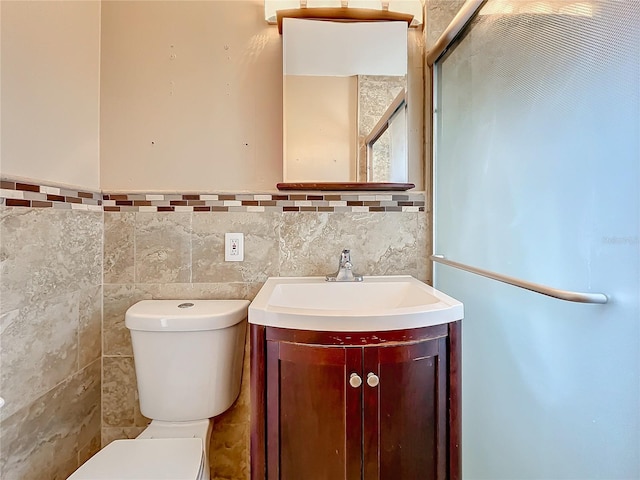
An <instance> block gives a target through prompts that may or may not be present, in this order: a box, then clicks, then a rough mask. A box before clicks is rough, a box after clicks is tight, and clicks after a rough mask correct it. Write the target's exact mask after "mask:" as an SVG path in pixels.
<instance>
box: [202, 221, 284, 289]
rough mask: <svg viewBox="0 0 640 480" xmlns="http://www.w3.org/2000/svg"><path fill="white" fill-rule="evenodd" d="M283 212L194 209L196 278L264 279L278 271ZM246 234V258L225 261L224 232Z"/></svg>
mask: <svg viewBox="0 0 640 480" xmlns="http://www.w3.org/2000/svg"><path fill="white" fill-rule="evenodd" d="M281 218H282V215H281V214H280V213H273V212H271V213H263V214H255V213H243V212H238V213H235V212H233V213H231V212H230V213H222V214H215V213H213V214H211V213H194V214H193V281H194V282H208V283H216V282H264V281H265V280H266V279H267V278H268V277H270V276H275V275H277V274H278V239H279V232H280V220H281ZM227 232H240V233H243V234H244V261H242V262H225V260H224V240H225V233H227Z"/></svg>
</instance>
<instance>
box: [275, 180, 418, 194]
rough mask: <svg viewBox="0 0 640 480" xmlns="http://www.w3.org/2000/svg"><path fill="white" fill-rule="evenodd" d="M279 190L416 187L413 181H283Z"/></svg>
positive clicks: (370, 189) (397, 188)
mask: <svg viewBox="0 0 640 480" xmlns="http://www.w3.org/2000/svg"><path fill="white" fill-rule="evenodd" d="M276 187H277V188H278V190H324V191H340V190H347V191H349V190H351V191H364V192H366V191H385V190H387V191H400V192H403V191H405V190H410V189H412V188H415V187H416V186H415V184H413V183H394V182H282V183H278V184H277V185H276Z"/></svg>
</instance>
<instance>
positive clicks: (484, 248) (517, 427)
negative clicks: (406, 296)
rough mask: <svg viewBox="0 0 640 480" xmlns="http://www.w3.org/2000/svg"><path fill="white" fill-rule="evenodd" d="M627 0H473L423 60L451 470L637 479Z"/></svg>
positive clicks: (636, 112) (636, 143)
mask: <svg viewBox="0 0 640 480" xmlns="http://www.w3.org/2000/svg"><path fill="white" fill-rule="evenodd" d="M639 25H640V2H639V1H637V0H625V1H596V2H588V1H583V2H579V3H578V2H571V1H556V2H548V1H536V2H531V1H526V0H520V1H511V2H510V1H505V0H502V1H491V0H490V1H488V2H487V3H486V4H485V6H484V7H483V8H482V10H481V11H480V13H479V15H477V16H476V17H475V19H474V20H473V21H472V23H471V24H470V26H469V27H468V28H467V30H466V33H465V35H464V36H463V37H462V39H461V40H460V41H459V43H458V44H457V45H456V46H455V48H453V49H451V50H450V51H449V52H448V54H447V56H446V57H445V58H444V59H441V60H439V61H438V62H437V63H436V85H437V91H436V96H435V107H436V112H435V117H434V121H435V125H436V131H435V134H434V135H435V140H436V141H435V143H436V151H435V167H434V168H435V180H434V182H435V185H434V189H435V197H434V206H435V252H436V253H439V254H443V255H445V256H446V257H447V258H449V259H451V260H454V261H457V262H463V263H466V264H470V265H472V266H476V267H480V268H485V269H488V270H492V271H495V272H498V273H502V274H506V275H511V276H514V277H518V278H522V279H525V280H529V281H532V282H537V283H542V284H545V285H549V286H552V287H556V288H561V289H566V290H577V291H584V292H603V293H606V294H607V295H609V296H610V297H611V300H610V303H609V304H607V305H581V304H573V303H567V302H563V301H560V300H555V299H551V298H548V297H544V296H542V295H537V294H535V293H532V292H528V291H525V290H520V289H517V288H516V287H512V286H508V285H505V284H501V283H498V282H496V281H493V280H489V279H485V278H482V277H478V276H474V275H473V274H470V273H465V272H462V271H459V270H455V269H453V268H451V267H447V266H442V265H436V266H435V273H434V275H435V284H436V286H437V287H438V288H439V289H441V290H443V291H445V292H446V293H448V294H450V295H452V296H454V297H456V298H458V299H459V300H461V301H462V302H464V304H465V320H464V323H463V462H464V470H463V472H464V478H465V479H469V480H471V479H473V480H476V479H478V480H479V479H487V480H500V479H505V480H506V479H509V480H516V479H535V480H547V479H554V480H560V479H580V480H585V479H638V478H640V438H639V436H640V434H639V431H640V419H639V416H640V386H639V383H640V381H639V378H640V354H639V351H640V329H639V327H638V324H639V323H640V308H639V293H640V283H639V278H640V254H639V252H640V221H639V219H640V193H639V192H640V100H639V95H640V34H639V31H640V28H639Z"/></svg>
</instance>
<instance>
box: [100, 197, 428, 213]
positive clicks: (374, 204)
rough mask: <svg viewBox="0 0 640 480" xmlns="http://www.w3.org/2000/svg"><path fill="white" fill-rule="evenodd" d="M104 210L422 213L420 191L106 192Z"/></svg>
mask: <svg viewBox="0 0 640 480" xmlns="http://www.w3.org/2000/svg"><path fill="white" fill-rule="evenodd" d="M103 207H104V211H105V212H129V211H134V212H256V213H260V212H423V211H424V194H423V193H404V194H395V193H394V194H391V193H389V194H371V193H348V194H347V193H330V194H326V193H296V194H280V193H277V194H262V193H261V194H251V193H241V194H195V195H181V194H131V195H125V194H105V195H104V196H103Z"/></svg>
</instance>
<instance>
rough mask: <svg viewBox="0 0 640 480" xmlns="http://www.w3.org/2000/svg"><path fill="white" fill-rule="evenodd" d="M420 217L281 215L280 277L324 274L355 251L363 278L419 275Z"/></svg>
mask: <svg viewBox="0 0 640 480" xmlns="http://www.w3.org/2000/svg"><path fill="white" fill-rule="evenodd" d="M418 215H419V214H418V213H399V212H398V213H397V212H388V213H321V214H314V213H291V214H286V215H283V219H284V220H283V224H282V227H281V241H280V275H281V276H305V275H326V274H328V273H333V272H335V271H336V270H337V266H338V259H339V255H340V252H341V251H342V249H344V248H347V249H350V250H351V260H352V263H353V265H354V269H355V272H356V273H359V274H361V275H413V276H418V275H419V272H418V264H417V256H418V255H423V251H424V246H422V245H420V244H419V239H418Z"/></svg>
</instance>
